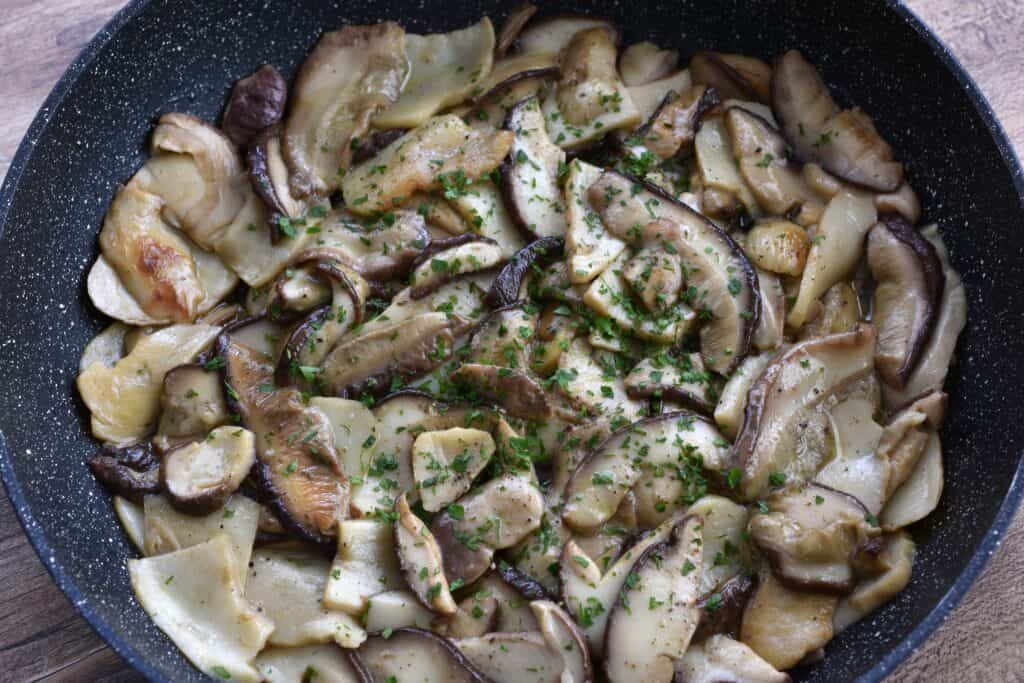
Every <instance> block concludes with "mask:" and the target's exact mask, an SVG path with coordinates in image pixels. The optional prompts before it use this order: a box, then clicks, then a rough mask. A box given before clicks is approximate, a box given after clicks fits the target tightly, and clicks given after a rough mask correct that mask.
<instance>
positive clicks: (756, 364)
mask: <svg viewBox="0 0 1024 683" xmlns="http://www.w3.org/2000/svg"><path fill="white" fill-rule="evenodd" d="M771 361H772V354H770V353H761V354H757V355H750V356H747V357H746V358H745V359H744V360H743V362H742V363H741V364H740V365H739V367H737V368H736V370H734V371H733V373H732V376H730V377H729V381H728V382H726V383H725V386H724V387H722V391H721V393H720V394H719V396H718V403H717V404H716V405H715V412H714V418H715V424H717V425H718V429H719V430H721V432H722V434H723V435H725V436H726V437H727V438H729V439H735V438H736V434H737V433H738V432H739V430H740V427H741V426H742V423H743V417H744V413H745V412H746V407H747V396H748V394H749V392H750V389H751V387H753V386H754V383H755V382H756V381H757V379H758V377H760V376H761V373H762V372H764V370H765V368H767V367H768V365H769V364H770V363H771Z"/></svg>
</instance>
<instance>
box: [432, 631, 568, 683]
mask: <svg viewBox="0 0 1024 683" xmlns="http://www.w3.org/2000/svg"><path fill="white" fill-rule="evenodd" d="M452 644H454V645H455V647H457V648H459V651H460V652H461V653H462V654H463V656H465V657H466V658H467V659H468V660H469V661H470V662H472V663H473V666H475V667H476V668H477V669H478V670H479V671H480V672H481V673H483V674H484V675H485V676H487V678H488V679H489V680H492V681H494V683H559V681H561V680H562V670H563V668H564V663H563V661H562V658H561V656H560V654H559V653H558V652H557V651H555V650H552V649H551V648H550V647H548V644H547V641H546V640H545V639H544V636H543V635H542V634H540V633H537V632H532V631H528V632H524V633H488V634H486V635H483V636H477V637H474V638H459V639H456V640H453V641H452Z"/></svg>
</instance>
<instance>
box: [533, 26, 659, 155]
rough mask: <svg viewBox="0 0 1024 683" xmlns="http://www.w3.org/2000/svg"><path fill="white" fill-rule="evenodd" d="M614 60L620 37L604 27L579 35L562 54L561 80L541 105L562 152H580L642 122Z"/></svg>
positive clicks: (587, 30)
mask: <svg viewBox="0 0 1024 683" xmlns="http://www.w3.org/2000/svg"><path fill="white" fill-rule="evenodd" d="M615 58H616V53H615V36H614V35H613V34H612V33H611V32H609V31H608V29H607V28H604V27H597V28H591V29H586V30H583V31H579V32H578V33H576V34H575V35H574V36H573V37H572V39H571V40H570V41H569V43H568V44H567V45H566V46H565V47H564V48H563V49H562V50H561V52H560V53H559V66H560V67H561V75H560V77H559V79H558V81H557V83H556V84H555V86H554V88H552V89H551V92H550V93H549V94H548V96H547V97H546V98H545V99H544V102H543V105H542V106H543V110H544V118H545V120H546V121H547V122H548V137H550V138H551V140H552V141H553V142H554V143H555V144H556V145H558V146H559V147H561V148H562V149H566V150H572V149H580V148H582V147H585V146H587V145H589V144H591V143H593V142H596V141H597V140H600V139H601V138H603V137H604V136H605V135H606V134H607V133H609V132H610V131H613V130H618V129H620V128H632V127H634V126H636V125H637V124H639V123H640V121H641V119H640V112H639V111H638V110H637V108H636V106H635V105H634V104H633V100H632V98H631V97H630V95H629V90H628V89H627V88H626V85H625V84H624V83H623V82H622V81H621V80H620V79H619V74H618V70H617V69H616V67H615Z"/></svg>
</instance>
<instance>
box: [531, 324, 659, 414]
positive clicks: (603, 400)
mask: <svg viewBox="0 0 1024 683" xmlns="http://www.w3.org/2000/svg"><path fill="white" fill-rule="evenodd" d="M546 381H547V382H548V383H550V384H552V385H557V387H558V389H559V390H560V391H561V392H562V393H563V394H564V395H565V396H566V397H567V398H568V399H569V401H570V403H572V404H573V405H574V406H575V407H576V408H577V409H579V410H580V411H582V412H583V414H585V415H589V416H595V417H603V418H606V419H609V420H619V421H626V422H634V421H635V420H638V419H639V418H640V416H641V415H643V414H644V411H645V408H646V405H645V403H644V402H643V401H637V400H635V399H632V398H630V397H629V396H628V395H627V394H626V386H625V384H624V383H623V380H622V378H620V377H609V376H608V373H607V372H606V371H605V369H604V367H603V366H602V365H601V363H600V362H599V361H598V357H597V351H596V350H595V349H594V348H593V347H592V346H591V344H589V343H588V342H587V340H586V339H583V338H582V337H577V338H576V339H574V340H573V342H572V343H571V344H570V345H569V349H568V350H567V351H563V352H562V355H561V356H559V358H558V369H557V370H556V371H555V374H553V375H552V376H551V377H550V378H549V379H548V380H546Z"/></svg>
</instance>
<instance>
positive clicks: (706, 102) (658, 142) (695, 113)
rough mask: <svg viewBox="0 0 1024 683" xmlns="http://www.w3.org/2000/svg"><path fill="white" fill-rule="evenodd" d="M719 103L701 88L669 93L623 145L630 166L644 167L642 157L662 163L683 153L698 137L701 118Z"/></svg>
mask: <svg viewBox="0 0 1024 683" xmlns="http://www.w3.org/2000/svg"><path fill="white" fill-rule="evenodd" d="M718 102H719V97H718V93H717V92H716V91H715V90H713V89H711V88H708V87H707V86H704V85H695V86H692V87H691V88H690V89H689V90H684V91H683V92H682V93H681V94H677V93H676V92H675V91H674V90H671V91H669V93H668V94H667V95H665V99H664V100H662V103H661V104H660V105H659V106H658V109H657V111H655V112H654V114H652V115H651V117H650V118H649V119H647V120H646V122H645V123H644V125H642V126H640V128H638V129H637V131H636V132H635V133H632V134H631V135H630V137H628V138H626V140H625V141H624V142H625V145H626V149H627V154H628V157H629V158H628V161H629V163H631V164H646V163H647V161H648V159H647V158H646V157H644V154H645V153H650V154H653V155H654V156H655V157H656V158H657V159H659V160H665V159H671V158H672V157H675V156H677V155H678V154H680V153H681V152H683V151H686V150H687V149H688V148H689V147H690V146H691V145H692V144H693V142H694V139H695V138H696V136H697V128H698V125H699V124H700V121H701V119H702V118H703V116H704V114H705V113H706V112H707V111H708V110H709V109H711V108H712V107H714V106H715V105H716V104H718Z"/></svg>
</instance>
